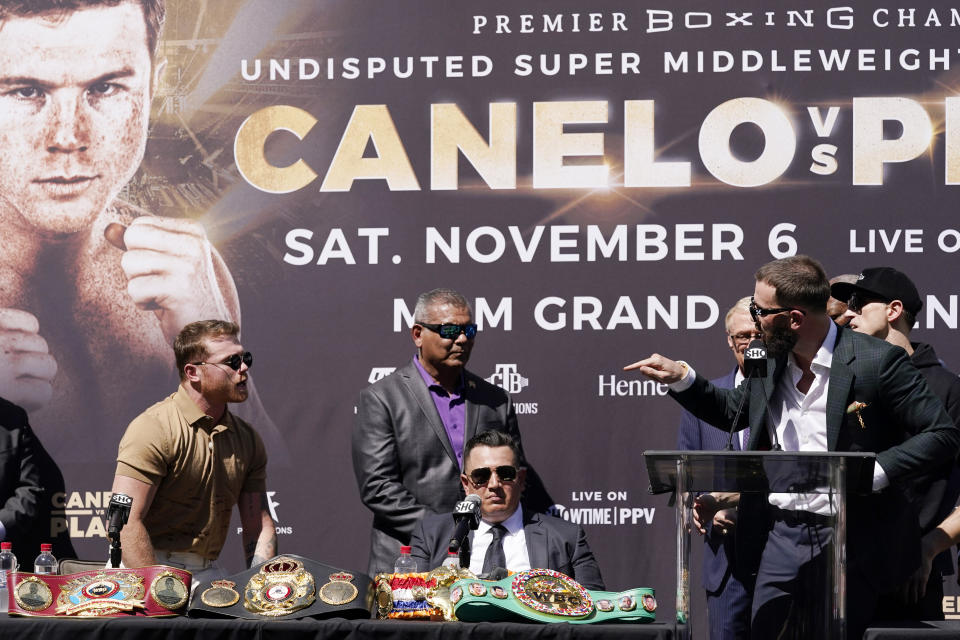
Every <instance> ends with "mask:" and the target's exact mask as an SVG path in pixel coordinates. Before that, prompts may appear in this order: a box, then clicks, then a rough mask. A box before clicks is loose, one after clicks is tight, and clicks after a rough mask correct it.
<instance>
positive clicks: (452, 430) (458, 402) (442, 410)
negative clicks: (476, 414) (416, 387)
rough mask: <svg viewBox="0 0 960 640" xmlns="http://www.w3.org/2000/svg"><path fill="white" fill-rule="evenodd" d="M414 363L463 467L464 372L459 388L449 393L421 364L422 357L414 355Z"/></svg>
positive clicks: (461, 375) (464, 422) (458, 463)
mask: <svg viewBox="0 0 960 640" xmlns="http://www.w3.org/2000/svg"><path fill="white" fill-rule="evenodd" d="M413 363H414V364H415V365H417V370H418V371H419V372H420V375H421V376H423V382H424V384H426V385H427V390H429V391H430V397H431V398H433V404H435V405H436V406H437V413H438V414H440V422H442V423H443V429H444V430H445V431H446V432H447V438H448V439H449V440H450V446H452V447H453V452H454V453H455V454H456V455H457V465H458V466H459V467H460V468H461V469H463V429H464V425H465V424H466V404H465V402H464V399H463V374H462V373H461V374H460V383H459V384H458V385H457V390H456V391H455V392H453V393H447V390H446V389H444V388H443V387H441V386H440V384H439V383H438V382H437V381H436V380H434V379H433V376H431V375H430V374H429V373H427V370H426V369H424V368H423V365H422V364H420V358H418V357H417V356H413Z"/></svg>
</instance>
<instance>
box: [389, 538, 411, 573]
mask: <svg viewBox="0 0 960 640" xmlns="http://www.w3.org/2000/svg"><path fill="white" fill-rule="evenodd" d="M393 572H394V573H416V572H417V561H416V560H414V559H413V558H411V557H410V547H408V546H406V545H404V546H402V547H400V557H399V558H397V559H396V560H395V561H394V563H393Z"/></svg>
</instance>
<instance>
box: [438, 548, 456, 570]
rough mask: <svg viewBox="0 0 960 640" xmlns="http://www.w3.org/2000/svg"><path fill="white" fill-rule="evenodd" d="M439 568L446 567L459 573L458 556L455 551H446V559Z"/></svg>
mask: <svg viewBox="0 0 960 640" xmlns="http://www.w3.org/2000/svg"><path fill="white" fill-rule="evenodd" d="M440 566H441V567H447V568H449V569H452V570H453V571H460V554H459V553H457V552H456V551H447V557H446V559H444V561H443V564H442V565H440Z"/></svg>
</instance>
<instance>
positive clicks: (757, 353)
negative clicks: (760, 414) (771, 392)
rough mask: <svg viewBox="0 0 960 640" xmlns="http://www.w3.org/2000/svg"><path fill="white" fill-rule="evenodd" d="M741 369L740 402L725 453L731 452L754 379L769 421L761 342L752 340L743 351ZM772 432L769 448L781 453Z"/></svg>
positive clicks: (764, 353) (764, 351)
mask: <svg viewBox="0 0 960 640" xmlns="http://www.w3.org/2000/svg"><path fill="white" fill-rule="evenodd" d="M743 369H744V374H745V376H746V380H745V384H744V387H743V393H741V394H740V401H739V402H738V403H737V412H736V414H734V416H733V422H732V423H731V424H730V430H729V433H728V435H727V448H726V449H727V451H733V434H734V430H735V429H736V426H737V424H739V422H740V415H741V414H742V413H743V406H744V404H745V403H746V400H747V398H748V397H749V395H750V390H751V389H750V387H751V383H752V382H753V380H754V378H756V379H757V380H759V381H760V388H761V390H762V391H763V401H764V403H765V405H766V408H767V414H766V415H767V420H769V419H770V398H769V397H768V396H767V383H766V381H765V380H764V379H765V378H766V377H767V347H766V345H765V344H764V343H763V340H753V341H752V342H751V343H750V344H749V345H748V346H747V349H746V351H744V359H743ZM771 431H772V432H773V444H772V446H771V447H770V448H771V450H772V451H782V450H783V448H782V447H781V446H780V442H779V440H778V439H777V430H776V428H774V429H771Z"/></svg>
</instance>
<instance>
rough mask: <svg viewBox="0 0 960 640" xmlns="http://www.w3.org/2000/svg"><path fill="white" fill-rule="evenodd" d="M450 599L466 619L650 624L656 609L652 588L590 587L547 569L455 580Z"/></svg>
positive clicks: (461, 616) (458, 615) (464, 619)
mask: <svg viewBox="0 0 960 640" xmlns="http://www.w3.org/2000/svg"><path fill="white" fill-rule="evenodd" d="M450 601H451V602H453V605H454V611H455V613H456V616H457V619H458V620H463V621H464V622H484V621H498V620H514V621H516V620H522V619H523V618H526V619H528V620H535V621H537V622H569V623H571V624H591V623H594V622H653V621H654V620H656V613H655V612H656V610H657V600H656V598H655V596H654V590H653V589H650V588H646V587H638V588H635V589H627V590H626V591H619V592H614V591H600V590H589V591H588V590H587V589H585V588H584V587H582V586H581V585H580V584H579V583H578V582H576V581H575V580H573V579H572V578H570V577H568V576H565V575H564V574H562V573H559V572H557V571H551V570H550V569H531V570H529V571H521V572H519V573H517V574H514V575H512V576H509V577H507V578H504V579H503V580H497V581H491V580H479V579H470V580H459V581H457V582H455V583H454V584H453V586H452V587H451V589H450Z"/></svg>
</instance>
